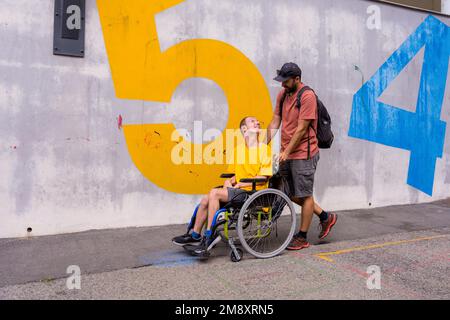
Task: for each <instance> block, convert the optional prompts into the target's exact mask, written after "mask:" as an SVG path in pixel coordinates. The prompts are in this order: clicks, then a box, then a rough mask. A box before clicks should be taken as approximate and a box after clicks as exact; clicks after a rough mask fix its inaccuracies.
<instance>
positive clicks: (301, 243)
mask: <svg viewBox="0 0 450 320" xmlns="http://www.w3.org/2000/svg"><path fill="white" fill-rule="evenodd" d="M308 247H309V242H308V241H307V240H306V239H305V238H303V237H300V236H297V235H296V236H294V237H293V238H292V240H291V243H289V245H288V246H287V249H288V250H301V249H304V248H308Z"/></svg>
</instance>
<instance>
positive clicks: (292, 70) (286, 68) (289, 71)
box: [273, 62, 302, 82]
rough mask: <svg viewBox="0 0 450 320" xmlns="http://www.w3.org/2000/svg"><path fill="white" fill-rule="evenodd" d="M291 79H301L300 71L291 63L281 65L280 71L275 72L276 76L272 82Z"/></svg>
mask: <svg viewBox="0 0 450 320" xmlns="http://www.w3.org/2000/svg"><path fill="white" fill-rule="evenodd" d="M292 77H300V78H301V77H302V70H301V69H300V68H299V66H298V65H297V64H295V63H293V62H288V63H285V64H283V66H282V67H281V70H277V76H276V77H275V78H273V80H275V81H278V82H284V81H286V80H288V79H290V78H292Z"/></svg>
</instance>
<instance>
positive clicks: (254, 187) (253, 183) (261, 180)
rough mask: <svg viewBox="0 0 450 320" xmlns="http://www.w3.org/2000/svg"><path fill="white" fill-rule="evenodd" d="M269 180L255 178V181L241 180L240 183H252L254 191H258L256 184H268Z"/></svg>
mask: <svg viewBox="0 0 450 320" xmlns="http://www.w3.org/2000/svg"><path fill="white" fill-rule="evenodd" d="M267 181H268V179H267V178H255V179H241V180H240V181H239V182H242V183H251V184H252V191H256V184H257V183H258V182H267Z"/></svg>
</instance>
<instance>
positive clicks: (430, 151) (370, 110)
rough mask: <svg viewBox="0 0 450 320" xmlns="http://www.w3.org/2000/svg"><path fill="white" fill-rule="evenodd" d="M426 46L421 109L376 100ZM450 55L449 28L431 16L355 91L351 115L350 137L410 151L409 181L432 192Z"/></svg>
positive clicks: (440, 149)
mask: <svg viewBox="0 0 450 320" xmlns="http://www.w3.org/2000/svg"><path fill="white" fill-rule="evenodd" d="M424 46H425V54H424V62H423V66H422V75H421V79H420V89H419V95H418V99H417V106H416V112H415V113H414V112H409V111H407V110H404V109H400V108H396V107H394V106H390V105H387V104H384V103H382V102H379V101H377V99H378V98H379V97H380V96H381V95H382V94H383V92H384V91H385V90H386V88H387V87H388V86H389V84H390V83H391V82H392V81H393V80H394V79H395V78H396V77H397V76H398V75H399V74H400V73H401V72H402V70H403V69H404V68H405V67H406V66H407V65H408V63H409V62H410V61H411V60H412V59H413V58H414V57H415V56H416V55H417V53H418V52H419V51H420V50H421V49H422V48H423V47H424ZM449 56H450V27H448V26H447V25H446V24H444V23H442V22H441V21H439V20H438V19H437V18H435V17H433V16H428V17H427V18H426V19H425V21H424V22H423V23H422V24H421V25H420V26H419V27H418V28H417V30H416V31H415V32H414V33H413V34H411V35H410V36H409V37H408V39H407V40H406V41H405V42H404V43H403V44H402V45H401V47H400V48H399V49H397V51H395V52H394V53H393V54H392V55H391V56H390V57H389V59H388V60H387V61H386V62H385V63H384V64H383V65H382V66H381V68H380V69H378V71H377V72H376V73H375V75H374V76H373V77H372V78H371V79H370V80H369V81H367V82H366V83H365V84H364V85H363V86H362V87H361V89H360V90H359V91H358V92H357V93H356V94H355V96H354V97H353V107H352V114H351V119H350V129H349V134H348V135H349V136H351V137H354V138H359V139H364V140H368V141H372V142H376V143H380V144H383V145H387V146H392V147H396V148H400V149H404V150H409V151H411V157H410V161H409V171H408V181H407V183H408V184H409V185H410V186H412V187H414V188H417V189H419V190H420V191H422V192H424V193H426V194H428V195H430V196H431V195H432V194H433V185H434V173H435V169H436V159H437V158H438V157H439V158H442V153H443V150H444V140H445V129H446V123H445V122H443V121H441V120H440V117H441V111H442V104H443V101H444V95H445V88H446V82H447V73H448V65H449ZM405 94H408V93H407V92H405Z"/></svg>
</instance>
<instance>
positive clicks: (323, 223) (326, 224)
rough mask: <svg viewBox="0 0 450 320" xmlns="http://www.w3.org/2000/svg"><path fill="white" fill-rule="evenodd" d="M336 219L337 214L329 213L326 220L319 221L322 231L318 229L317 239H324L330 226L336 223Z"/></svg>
mask: <svg viewBox="0 0 450 320" xmlns="http://www.w3.org/2000/svg"><path fill="white" fill-rule="evenodd" d="M336 221H337V214H336V213H330V214H329V215H328V219H327V220H325V221H321V222H320V224H319V226H320V227H321V228H322V231H320V234H319V239H324V238H325V237H326V236H327V235H328V234H329V233H330V231H331V228H332V227H333V226H334V225H335V224H336Z"/></svg>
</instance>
